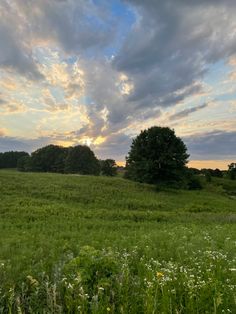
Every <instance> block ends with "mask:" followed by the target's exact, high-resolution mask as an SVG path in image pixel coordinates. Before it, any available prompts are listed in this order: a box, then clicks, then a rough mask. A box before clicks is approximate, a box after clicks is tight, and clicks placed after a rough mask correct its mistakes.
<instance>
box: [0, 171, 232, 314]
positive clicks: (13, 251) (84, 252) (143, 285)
mask: <svg viewBox="0 0 236 314" xmlns="http://www.w3.org/2000/svg"><path fill="white" fill-rule="evenodd" d="M202 180H203V184H204V188H203V189H202V190H196V191H186V190H173V189H164V188H162V189H160V188H159V189H158V188H156V187H155V186H152V185H146V184H140V183H135V182H131V181H128V180H125V179H123V178H119V177H116V178H107V177H93V176H77V175H63V174H50V173H20V172H17V171H14V170H1V171H0V313H124V314H127V313H145V314H146V313H147V314H149V313H150V314H151V313H186V314H189V313H236V297H235V296H236V263H235V262H236V228H235V223H236V181H230V180H227V179H216V178H214V180H213V181H212V182H211V183H206V182H204V178H202Z"/></svg>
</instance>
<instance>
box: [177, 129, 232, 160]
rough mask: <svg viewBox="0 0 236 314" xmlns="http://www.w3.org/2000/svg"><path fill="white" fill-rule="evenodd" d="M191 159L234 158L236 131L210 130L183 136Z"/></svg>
mask: <svg viewBox="0 0 236 314" xmlns="http://www.w3.org/2000/svg"><path fill="white" fill-rule="evenodd" d="M183 140H184V142H185V143H186V145H187V147H188V151H189V153H190V158H191V159H197V160H207V159H235V158H236V146H235V143H236V131H231V132H230V131H229V132H226V131H212V132H206V133H203V134H196V135H191V136H189V137H184V138H183Z"/></svg>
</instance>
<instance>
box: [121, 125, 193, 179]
mask: <svg viewBox="0 0 236 314" xmlns="http://www.w3.org/2000/svg"><path fill="white" fill-rule="evenodd" d="M188 157H189V155H188V154H187V148H186V146H185V144H184V143H183V141H182V140H181V139H180V138H179V137H177V136H176V135H175V132H174V130H171V129H170V128H168V127H157V126H155V127H151V128H149V129H147V130H144V131H142V132H141V133H140V134H139V135H138V136H137V137H136V138H135V139H134V140H133V143H132V145H131V149H130V152H129V154H128V157H127V158H126V167H127V172H126V176H127V177H128V178H130V179H133V180H135V181H140V182H146V183H154V184H155V183H158V182H168V181H178V180H180V179H181V178H182V177H183V176H184V173H185V169H186V168H185V165H186V163H187V159H188Z"/></svg>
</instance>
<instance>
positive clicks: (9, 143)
mask: <svg viewBox="0 0 236 314" xmlns="http://www.w3.org/2000/svg"><path fill="white" fill-rule="evenodd" d="M51 142H52V139H51V138H47V137H40V138H36V139H25V138H17V137H10V136H0V152H6V151H11V150H14V151H15V150H16V151H17V150H18V151H26V152H28V153H31V152H33V151H35V150H36V149H38V148H40V147H42V146H45V145H48V144H50V143H51Z"/></svg>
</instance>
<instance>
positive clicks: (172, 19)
mask: <svg viewBox="0 0 236 314" xmlns="http://www.w3.org/2000/svg"><path fill="white" fill-rule="evenodd" d="M126 2H127V3H129V4H131V5H133V6H134V7H135V8H136V9H137V11H138V14H139V16H140V18H139V21H138V22H137V25H135V26H134V27H133V30H132V31H131V32H130V34H129V35H128V36H127V38H126V41H125V43H124V45H123V47H122V49H121V50H120V52H119V53H118V55H117V56H116V58H115V59H114V61H113V65H114V67H115V68H116V69H118V70H119V71H124V72H126V73H127V74H128V75H129V76H130V78H131V79H132V80H133V82H134V92H133V94H132V95H131V96H130V99H129V100H130V101H133V102H137V101H138V102H140V106H141V107H142V106H143V107H144V106H162V107H164V106H169V105H175V104H176V103H177V102H179V101H181V100H184V99H185V97H187V96H189V95H191V94H192V93H195V92H196V90H194V88H193V87H195V88H196V82H197V81H198V80H201V79H202V78H203V76H204V74H205V73H206V72H207V70H208V68H209V65H210V64H212V63H215V62H217V61H219V60H221V59H224V58H227V57H229V56H231V55H232V54H234V53H235V49H236V32H235V30H236V20H235V14H236V5H235V3H233V1H223V2H220V1H217V2H213V1H195V2H194V1H180V0H177V1H176V0H166V1H135V0H130V1H129V0H127V1H126ZM198 87H199V88H200V86H198ZM183 90H188V93H187V94H185V93H184V92H182V91H183Z"/></svg>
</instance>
